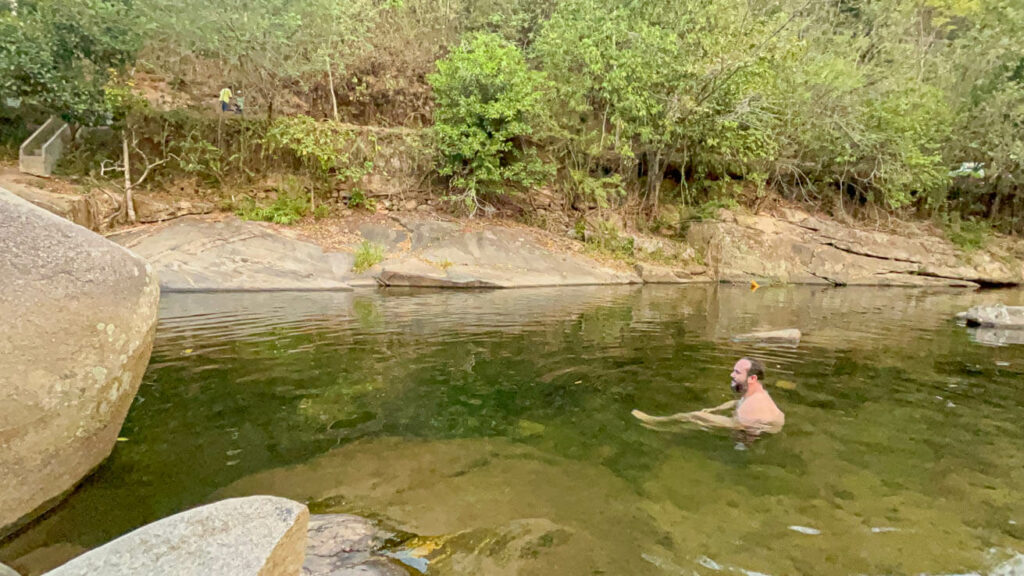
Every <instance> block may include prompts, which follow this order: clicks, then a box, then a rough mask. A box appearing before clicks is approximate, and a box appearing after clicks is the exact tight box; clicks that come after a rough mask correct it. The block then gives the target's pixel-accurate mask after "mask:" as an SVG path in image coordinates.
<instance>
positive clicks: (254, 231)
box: [110, 216, 353, 292]
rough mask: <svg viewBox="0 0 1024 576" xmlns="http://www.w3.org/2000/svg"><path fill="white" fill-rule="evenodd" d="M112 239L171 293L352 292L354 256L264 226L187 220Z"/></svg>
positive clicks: (227, 220) (234, 221)
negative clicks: (350, 280)
mask: <svg viewBox="0 0 1024 576" xmlns="http://www.w3.org/2000/svg"><path fill="white" fill-rule="evenodd" d="M110 239H111V240H113V241H114V242H117V243H118V244H121V245H122V246H125V247H127V248H130V249H132V250H133V251H135V252H136V253H137V254H139V255H141V256H142V257H144V258H146V259H147V260H149V262H150V263H152V265H153V266H154V267H155V268H156V270H157V273H158V274H159V276H160V285H161V288H163V289H164V290H165V291H168V292H208V291H246V290H350V289H351V288H350V286H349V285H348V284H347V283H346V282H345V279H346V278H347V277H348V276H350V275H351V274H350V271H351V269H352V262H353V257H352V255H351V254H344V253H338V252H324V251H323V250H321V249H320V247H318V246H316V245H315V244H311V243H309V242H304V241H302V240H300V239H297V238H294V237H289V236H288V235H286V234H285V233H284V232H282V231H281V230H279V229H276V228H274V227H273V226H270V225H267V224H264V223H262V222H246V221H244V220H239V219H237V218H235V217H233V216H232V217H227V218H223V219H207V218H199V217H195V216H186V217H184V218H179V219H177V220H172V221H170V222H167V223H164V224H159V225H156V226H152V227H148V228H137V229H134V230H129V231H127V232H123V233H120V234H115V235H113V236H111V237H110Z"/></svg>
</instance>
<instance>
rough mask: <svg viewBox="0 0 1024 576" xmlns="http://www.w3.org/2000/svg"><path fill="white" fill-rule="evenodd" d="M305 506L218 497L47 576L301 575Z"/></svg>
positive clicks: (270, 499) (262, 498)
mask: <svg viewBox="0 0 1024 576" xmlns="http://www.w3.org/2000/svg"><path fill="white" fill-rule="evenodd" d="M308 522H309V510H308V509H307V508H306V507H305V506H304V505H302V504H299V503H298V502H294V501H292V500H288V499H286V498H278V497H276V496H248V497H244V498H231V499H228V500H222V501H220V502H215V503H213V504H208V505H206V506H200V507H199V508H193V509H192V510H186V511H185V512H181V513H178V514H175V515H174V516H169V517H167V518H164V519H162V520H158V521H156V522H153V523H152V524H147V525H145V526H143V527H142V528H139V529H138V530H135V531H132V532H129V533H128V534H125V535H124V536H121V537H120V538H118V539H116V540H114V541H112V542H108V543H107V544H104V545H103V546H100V547H99V548H96V549H94V550H91V551H89V552H86V553H85V554H83V555H81V556H79V557H78V558H75V559H73V560H71V561H70V562H68V563H67V564H64V565H63V566H60V567H58V568H56V569H54V570H51V571H50V572H47V573H46V574H47V576H96V575H98V574H102V575H103V576H134V575H141V574H146V575H147V576H164V575H166V576H171V575H174V576H210V575H212V574H216V575H217V576H299V575H300V574H301V570H302V563H303V559H304V557H305V548H306V528H307V525H308Z"/></svg>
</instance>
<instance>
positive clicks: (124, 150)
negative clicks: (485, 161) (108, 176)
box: [121, 131, 135, 224]
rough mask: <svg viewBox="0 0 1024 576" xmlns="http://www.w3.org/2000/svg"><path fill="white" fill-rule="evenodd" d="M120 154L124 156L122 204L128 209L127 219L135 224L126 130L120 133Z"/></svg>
mask: <svg viewBox="0 0 1024 576" xmlns="http://www.w3.org/2000/svg"><path fill="white" fill-rule="evenodd" d="M121 154H122V155H123V156H124V205H125V208H126V209H127V210H128V221H129V222H131V223H132V224H135V203H134V202H133V200H132V168H131V155H130V154H129V153H128V132H127V131H125V132H123V133H122V134H121Z"/></svg>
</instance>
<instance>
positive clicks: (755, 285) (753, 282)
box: [750, 280, 761, 292]
mask: <svg viewBox="0 0 1024 576" xmlns="http://www.w3.org/2000/svg"><path fill="white" fill-rule="evenodd" d="M760 287H761V285H760V284H758V283H757V280H751V281H750V291H751V292H753V291H755V290H757V289H758V288H760Z"/></svg>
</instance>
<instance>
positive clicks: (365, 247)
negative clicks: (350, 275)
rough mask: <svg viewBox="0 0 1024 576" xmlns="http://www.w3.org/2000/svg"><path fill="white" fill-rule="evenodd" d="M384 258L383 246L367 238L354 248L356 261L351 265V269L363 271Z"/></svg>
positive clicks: (358, 271)
mask: <svg viewBox="0 0 1024 576" xmlns="http://www.w3.org/2000/svg"><path fill="white" fill-rule="evenodd" d="M383 260H384V247H383V246H381V245H380V244H377V243H375V242H370V241H369V240H363V242H362V243H361V244H360V245H359V247H358V248H356V261H355V263H354V264H353V265H352V271H353V272H356V273H360V272H364V271H366V270H369V269H370V268H373V267H374V266H376V265H377V264H380V263H381V262H382V261H383Z"/></svg>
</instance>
